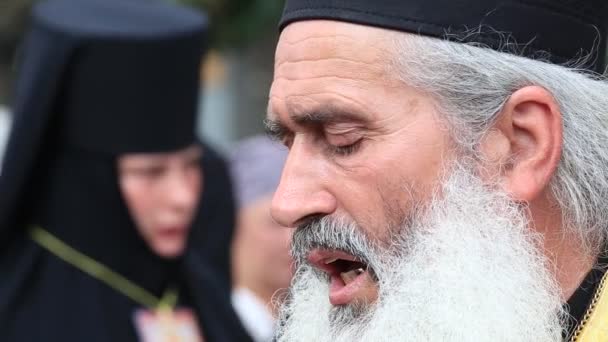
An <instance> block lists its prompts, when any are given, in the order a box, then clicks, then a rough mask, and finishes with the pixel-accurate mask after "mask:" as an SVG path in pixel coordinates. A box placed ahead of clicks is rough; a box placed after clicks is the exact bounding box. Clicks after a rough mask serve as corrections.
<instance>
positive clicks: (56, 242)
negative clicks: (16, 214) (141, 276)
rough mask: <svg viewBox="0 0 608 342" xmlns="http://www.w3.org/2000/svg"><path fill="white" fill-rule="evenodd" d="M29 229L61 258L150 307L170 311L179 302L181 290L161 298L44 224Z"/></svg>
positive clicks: (34, 238) (36, 238)
mask: <svg viewBox="0 0 608 342" xmlns="http://www.w3.org/2000/svg"><path fill="white" fill-rule="evenodd" d="M29 233H30V236H31V238H32V240H34V241H35V242H36V243H38V244H39V245H40V246H41V247H43V248H45V249H46V250H48V251H49V252H51V253H52V254H54V255H55V256H57V257H58V258H60V259H62V260H63V261H65V262H67V263H68V264H70V265H72V266H74V267H76V268H77V269H79V270H81V271H82V272H84V273H86V274H88V275H90V276H92V277H93V278H95V279H97V280H99V281H101V282H104V283H105V284H107V285H108V286H110V287H111V288H113V289H114V290H116V291H118V292H120V293H122V294H123V295H125V296H126V297H128V298H130V299H131V300H133V301H134V302H137V303H139V304H141V305H142V306H144V307H147V308H148V309H152V310H160V311H166V310H169V311H171V310H173V308H174V307H175V305H176V304H177V299H178V293H177V291H176V290H175V289H173V288H169V289H168V290H167V291H166V292H165V294H164V295H163V297H162V298H158V297H156V296H155V295H153V294H152V293H150V292H149V291H147V290H146V289H144V288H143V287H141V286H139V285H137V284H135V283H133V282H132V281H130V280H129V279H127V278H125V277H123V276H122V275H120V274H118V273H116V272H114V271H113V270H111V269H110V268H109V267H107V266H106V265H104V264H102V263H100V262H97V261H96V260H94V259H92V258H90V257H89V256H87V255H85V254H83V253H81V252H79V251H78V250H76V249H74V248H72V247H71V246H69V245H68V244H66V243H65V242H63V241H61V240H60V239H58V238H57V237H55V236H54V235H53V234H51V233H49V232H48V231H46V230H44V229H42V228H41V227H32V228H31V229H30V230H29Z"/></svg>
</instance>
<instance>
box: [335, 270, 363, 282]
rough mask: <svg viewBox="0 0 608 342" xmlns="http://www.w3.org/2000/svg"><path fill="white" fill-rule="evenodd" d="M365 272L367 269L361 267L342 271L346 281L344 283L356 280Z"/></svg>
mask: <svg viewBox="0 0 608 342" xmlns="http://www.w3.org/2000/svg"><path fill="white" fill-rule="evenodd" d="M363 272H365V270H363V269H362V268H359V269H356V270H350V271H348V272H342V273H340V277H341V278H342V281H343V282H344V284H345V285H348V284H350V283H351V282H352V281H353V280H355V278H357V277H358V276H360V275H361V274H362V273H363Z"/></svg>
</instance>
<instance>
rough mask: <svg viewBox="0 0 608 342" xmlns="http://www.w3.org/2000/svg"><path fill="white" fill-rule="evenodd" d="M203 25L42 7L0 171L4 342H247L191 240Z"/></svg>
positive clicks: (91, 2) (165, 10)
mask: <svg viewBox="0 0 608 342" xmlns="http://www.w3.org/2000/svg"><path fill="white" fill-rule="evenodd" d="M206 27H207V24H206V20H205V19H204V18H203V17H202V16H201V15H199V14H198V13H196V12H194V11H192V10H189V9H185V8H182V7H177V6H174V5H169V4H167V3H165V2H161V1H149V2H147V1H123V0H54V1H47V2H42V3H40V4H39V5H37V6H36V7H35V9H34V11H33V16H32V24H31V30H30V32H29V34H28V36H27V40H26V42H25V45H24V47H23V54H22V58H23V60H22V61H21V63H20V72H19V76H18V81H17V83H16V85H17V87H16V91H15V97H14V101H13V111H14V113H15V114H14V123H13V129H12V131H11V133H10V138H9V141H8V146H7V150H6V156H5V159H4V160H5V164H4V167H3V172H2V175H1V176H0V188H1V189H2V191H1V192H0V242H1V245H0V274H2V283H1V284H0V328H1V329H0V330H1V331H2V340H3V341H133V340H137V339H138V338H139V339H140V340H143V341H168V340H171V341H173V340H175V339H177V340H180V341H201V340H202V339H204V340H205V341H248V340H249V338H248V336H247V335H246V333H245V332H244V330H243V329H242V326H241V325H240V323H239V322H238V319H237V317H236V315H235V314H234V311H233V310H232V308H231V306H230V303H229V301H228V300H227V298H226V297H225V296H223V295H220V292H221V289H220V286H219V285H218V283H217V279H216V277H215V275H214V273H213V272H212V271H211V270H210V269H209V267H207V266H206V264H205V263H204V262H202V261H201V259H200V258H197V257H196V256H195V255H194V254H192V253H191V251H190V249H189V247H188V237H189V233H190V229H191V225H192V222H193V220H194V217H195V213H196V210H197V207H198V203H199V200H200V194H201V191H202V188H203V187H204V185H203V183H204V175H203V172H202V168H201V158H202V155H203V154H204V153H205V151H204V149H203V147H202V144H201V143H200V142H199V140H198V139H197V137H196V134H195V128H194V127H195V121H196V102H197V96H198V87H199V75H198V70H199V64H200V60H201V56H202V54H203V51H204V45H205V33H206ZM209 200H212V199H209Z"/></svg>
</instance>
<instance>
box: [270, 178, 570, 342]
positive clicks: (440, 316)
mask: <svg viewBox="0 0 608 342" xmlns="http://www.w3.org/2000/svg"><path fill="white" fill-rule="evenodd" d="M441 197H442V198H441V199H439V200H434V201H432V203H431V204H430V205H429V206H428V207H427V210H425V211H424V212H425V213H426V214H421V215H414V216H415V217H410V222H411V223H409V224H407V225H404V227H403V228H402V229H401V230H400V233H398V235H400V236H399V237H397V238H396V240H394V241H392V243H393V246H397V247H396V248H395V249H394V250H391V251H390V252H391V253H390V254H389V252H388V251H387V249H384V250H381V249H379V248H376V247H370V246H378V244H374V243H372V242H368V244H367V246H364V245H365V243H362V242H361V241H362V240H365V238H364V235H362V234H361V233H360V229H359V228H356V226H355V225H354V224H352V223H351V224H343V223H340V222H338V221H342V220H333V222H332V220H331V219H323V220H322V222H321V223H320V224H319V226H318V227H317V229H318V230H319V231H318V232H317V233H316V234H317V235H316V237H312V239H318V238H319V236H326V237H325V240H324V241H325V243H328V239H330V240H331V239H337V240H336V241H335V244H334V246H340V245H341V244H342V243H344V241H345V240H348V241H350V240H349V239H351V238H353V240H354V241H353V242H352V244H351V246H353V248H354V249H357V250H358V253H360V254H362V255H365V258H367V260H368V261H370V262H369V265H370V266H371V267H372V268H373V269H374V271H375V273H376V274H377V276H378V278H379V279H380V280H379V283H378V286H379V297H378V298H379V299H378V301H377V302H376V303H374V304H371V305H366V306H363V307H359V308H348V307H347V308H341V309H340V308H333V307H332V305H331V304H330V303H329V299H328V295H329V293H328V291H329V285H328V281H327V279H326V278H325V277H324V276H321V275H320V274H319V271H318V270H315V269H312V268H311V267H310V266H308V265H306V264H305V263H302V264H300V265H299V269H298V271H297V273H296V276H295V278H294V281H293V283H292V288H291V289H290V296H289V299H288V300H287V301H286V303H285V304H284V306H283V307H282V309H281V314H280V319H281V321H280V326H279V329H278V332H277V340H278V341H280V342H283V341H290V342H295V341H306V342H310V341H312V342H324V341H327V342H353V341H536V342H544V341H561V340H562V331H563V328H564V324H563V322H564V317H565V313H564V310H563V307H562V303H563V299H562V297H561V292H560V290H559V286H558V285H557V282H556V281H555V280H554V278H553V276H552V274H551V273H550V272H549V271H548V262H547V260H546V258H545V257H544V255H543V253H542V252H541V251H540V249H539V247H538V246H539V244H540V237H539V236H538V235H536V234H534V233H532V232H531V230H530V229H529V228H528V222H527V220H526V219H525V217H526V216H525V214H524V211H523V209H522V208H521V207H519V206H518V205H516V204H514V203H513V202H512V201H510V200H509V199H508V198H507V196H505V195H504V194H501V193H498V192H497V191H490V190H488V189H487V188H486V187H484V186H483V185H482V183H481V181H480V180H479V179H478V178H476V177H474V176H472V175H471V173H469V172H466V171H463V170H462V169H458V170H456V171H454V172H453V173H452V174H451V176H450V178H449V179H448V180H447V181H446V182H445V183H444V185H443V187H442V196H441ZM309 228H310V227H309ZM323 230H325V231H326V234H325V235H323V234H322V231H323ZM328 231H331V232H333V233H327V232H328ZM340 231H343V232H347V233H345V234H342V233H339V232H340ZM393 231H395V230H393ZM338 240H340V241H338ZM296 242H297V241H296ZM293 249H294V251H293V252H294V256H295V257H296V258H297V257H298V255H299V256H300V257H301V256H302V254H303V253H305V252H306V251H305V250H303V247H302V246H301V245H300V246H299V245H298V244H297V243H296V244H294V246H293ZM350 252H353V250H352V249H351V250H350ZM356 312H359V313H360V314H359V315H357V314H356ZM353 313H355V314H353ZM336 317H338V318H336Z"/></svg>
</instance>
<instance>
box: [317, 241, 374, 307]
mask: <svg viewBox="0 0 608 342" xmlns="http://www.w3.org/2000/svg"><path fill="white" fill-rule="evenodd" d="M308 262H309V263H310V264H311V265H313V266H314V267H316V268H318V269H320V270H322V271H323V272H325V273H327V275H328V276H329V279H330V289H329V301H330V302H331V304H332V305H345V304H350V303H352V302H354V301H357V300H359V301H367V302H369V301H373V300H374V299H375V296H376V281H375V276H374V274H373V271H372V270H371V269H370V268H369V267H368V265H367V264H366V263H365V262H364V261H363V260H361V259H359V258H357V257H355V256H353V255H351V254H349V253H346V252H343V251H335V250H322V249H315V250H313V251H312V252H311V253H310V254H309V255H308Z"/></svg>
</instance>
